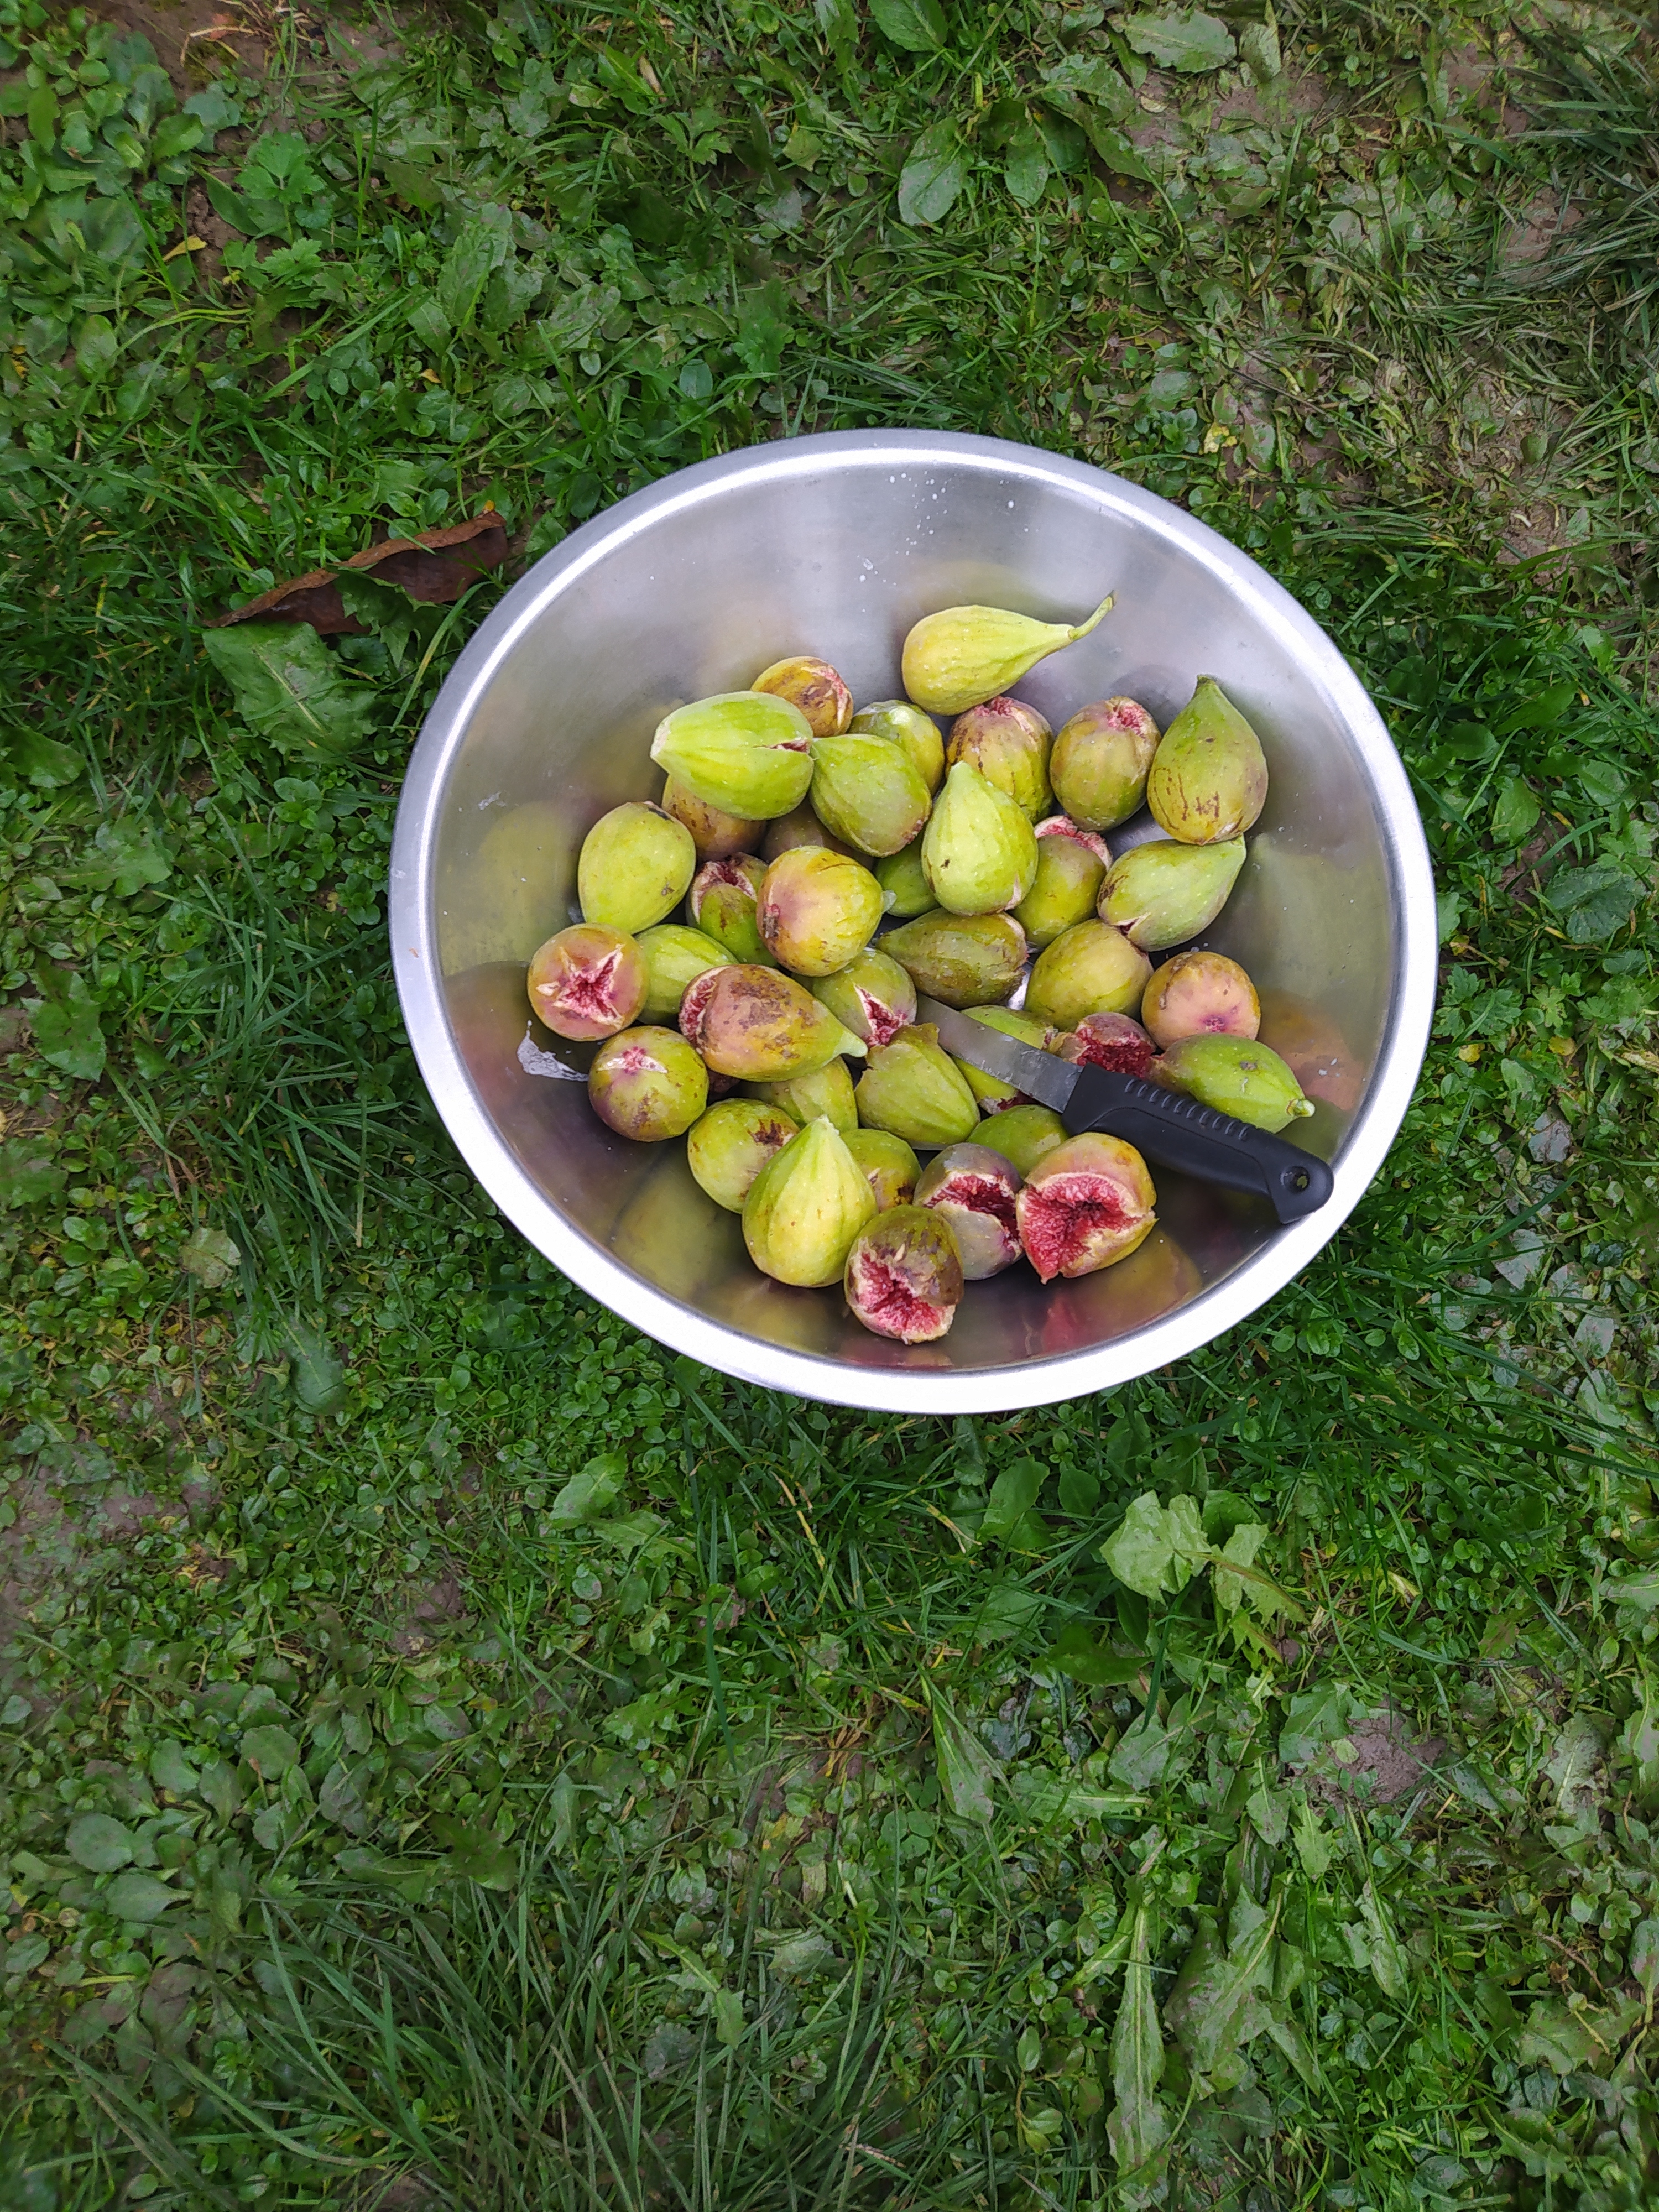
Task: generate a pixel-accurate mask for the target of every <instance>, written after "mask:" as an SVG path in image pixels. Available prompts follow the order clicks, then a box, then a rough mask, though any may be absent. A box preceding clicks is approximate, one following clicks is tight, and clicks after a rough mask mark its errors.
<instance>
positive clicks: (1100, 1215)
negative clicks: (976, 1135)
mask: <svg viewBox="0 0 1659 2212" xmlns="http://www.w3.org/2000/svg"><path fill="white" fill-rule="evenodd" d="M1014 1203H1015V1209H1016V1212H1017V1214H1018V1220H1019V1233H1020V1242H1021V1243H1023V1244H1024V1248H1025V1256H1026V1258H1027V1259H1028V1260H1029V1261H1030V1263H1031V1265H1032V1266H1033V1267H1035V1268H1036V1271H1037V1273H1038V1274H1039V1276H1041V1278H1042V1280H1043V1281H1044V1282H1045V1283H1051V1282H1053V1280H1054V1277H1055V1276H1056V1275H1065V1276H1067V1277H1076V1276H1079V1275H1092V1274H1093V1273H1095V1272H1096V1271H1097V1269H1098V1268H1101V1267H1110V1266H1111V1265H1112V1263H1113V1261H1116V1260H1123V1259H1127V1257H1128V1255H1129V1254H1130V1253H1131V1252H1133V1250H1134V1249H1135V1247H1136V1245H1137V1244H1139V1243H1142V1242H1144V1240H1145V1239H1146V1237H1149V1236H1151V1234H1152V1225H1153V1224H1154V1222H1155V1221H1156V1220H1157V1218H1158V1216H1157V1214H1156V1213H1155V1212H1154V1211H1153V1208H1154V1206H1156V1204H1157V1193H1156V1192H1155V1191H1154V1190H1153V1188H1152V1177H1151V1176H1149V1175H1148V1174H1147V1172H1146V1161H1145V1160H1143V1159H1142V1158H1141V1157H1140V1154H1139V1152H1136V1150H1135V1148H1134V1146H1133V1145H1126V1144H1125V1143H1124V1142H1123V1141H1122V1139H1121V1138H1118V1137H1108V1136H1103V1135H1102V1134H1100V1133H1098V1132H1095V1131H1091V1132H1090V1133H1088V1134H1087V1135H1085V1136H1081V1137H1068V1138H1067V1139H1066V1142H1065V1143H1064V1144H1063V1145H1056V1146H1055V1147H1054V1151H1053V1152H1049V1153H1048V1154H1047V1155H1046V1156H1045V1157H1044V1158H1042V1159H1041V1160H1039V1161H1038V1162H1037V1164H1036V1166H1035V1167H1034V1168H1033V1169H1032V1170H1031V1171H1030V1175H1029V1176H1027V1177H1026V1179H1025V1183H1024V1188H1023V1189H1022V1190H1021V1191H1020V1194H1019V1195H1018V1198H1017V1199H1016V1200H1015V1201H1014Z"/></svg>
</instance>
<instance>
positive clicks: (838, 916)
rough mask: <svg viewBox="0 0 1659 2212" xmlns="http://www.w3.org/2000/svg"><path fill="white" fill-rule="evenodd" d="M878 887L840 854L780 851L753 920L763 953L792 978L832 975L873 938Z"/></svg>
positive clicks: (818, 850) (800, 847) (855, 863)
mask: <svg viewBox="0 0 1659 2212" xmlns="http://www.w3.org/2000/svg"><path fill="white" fill-rule="evenodd" d="M882 911H883V902H882V896H881V885H880V884H878V882H877V881H876V879H875V878H874V877H873V876H872V874H871V872H870V871H869V870H868V868H866V867H861V866H860V864H859V863H858V861H856V860H848V859H847V858H846V857H845V856H844V855H843V854H840V853H829V852H825V851H824V850H823V848H821V847H818V846H813V845H798V846H795V847H794V848H792V849H791V850H790V851H789V852H787V853H780V854H779V855H778V857H777V859H776V860H774V861H773V863H772V865H771V866H770V867H769V868H768V870H767V871H766V880H765V882H764V883H763V884H762V885H761V894H760V905H759V908H758V909H757V919H758V920H759V922H760V933H761V936H762V938H763V940H764V942H765V945H766V949H767V951H769V953H770V954H771V955H772V957H773V958H774V959H775V961H777V962H778V963H780V965H781V966H782V967H785V968H787V969H789V970H790V972H791V973H792V974H793V975H834V974H835V972H836V969H838V968H844V967H845V966H846V965H847V963H848V961H849V960H851V959H852V958H853V957H854V954H855V953H859V952H861V951H863V950H864V948H865V946H866V945H867V944H868V943H869V942H870V939H872V937H873V936H874V935H875V933H876V924H877V923H878V921H880V920H881V917H882Z"/></svg>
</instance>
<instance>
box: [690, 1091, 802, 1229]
mask: <svg viewBox="0 0 1659 2212" xmlns="http://www.w3.org/2000/svg"><path fill="white" fill-rule="evenodd" d="M798 1133H799V1125H798V1124H797V1123H796V1122H794V1121H792V1120H791V1119H790V1117H789V1115H787V1114H786V1113H785V1112H784V1111H783V1109H782V1108H781V1107H779V1106H769V1105H768V1104H767V1103H765V1102H764V1101H763V1100H762V1099H759V1098H722V1099H721V1100H720V1103H719V1104H718V1105H717V1106H711V1107H710V1108H709V1109H708V1112H707V1113H706V1114H704V1115H702V1119H701V1120H700V1121H696V1123H694V1124H693V1126H692V1128H691V1130H690V1134H689V1135H688V1136H687V1138H686V1139H685V1159H686V1164H687V1166H688V1167H689V1168H690V1170H691V1172H692V1174H693V1176H695V1177H696V1182H697V1187H698V1188H699V1189H700V1190H704V1191H707V1192H708V1195H709V1197H710V1198H712V1199H713V1200H714V1203H715V1205H716V1206H724V1207H725V1208H726V1212H728V1213H741V1212H743V1202H744V1199H745V1198H747V1197H748V1195H749V1188H750V1184H751V1183H752V1182H754V1180H755V1177H756V1176H757V1175H758V1174H759V1173H760V1171H761V1170H762V1169H763V1167H764V1166H765V1165H766V1163H767V1162H768V1160H769V1159H770V1158H772V1156H773V1154H774V1153H775V1152H781V1151H782V1150H783V1148H784V1146H786V1145H787V1143H788V1142H789V1141H790V1139H792V1138H793V1137H794V1136H795V1135H797V1134H798Z"/></svg>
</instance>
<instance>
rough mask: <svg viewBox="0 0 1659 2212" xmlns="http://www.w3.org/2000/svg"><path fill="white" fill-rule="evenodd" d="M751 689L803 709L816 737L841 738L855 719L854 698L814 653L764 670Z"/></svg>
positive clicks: (778, 663) (775, 662)
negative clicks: (771, 695)
mask: <svg viewBox="0 0 1659 2212" xmlns="http://www.w3.org/2000/svg"><path fill="white" fill-rule="evenodd" d="M750 689H751V690H756V691H770V692H771V693H773V694H774V695H775V696H776V697H777V698H780V699H787V700H788V701H789V702H790V703H791V705H792V706H796V707H799V708H800V711H801V712H802V714H805V717H806V719H807V720H808V721H809V722H810V723H811V726H812V735H813V736H814V737H815V738H838V737H839V736H840V735H841V733H842V731H843V730H844V729H845V728H846V727H847V725H848V723H849V722H850V721H851V720H852V719H853V695H852V693H851V692H850V691H849V690H848V688H847V686H846V685H845V684H843V683H842V680H841V678H840V677H839V676H838V675H837V674H836V671H835V670H834V669H833V668H831V666H830V665H829V662H828V661H827V660H818V659H815V658H814V657H813V655H812V654H811V653H797V654H796V655H795V656H794V657H793V659H789V660H775V661H774V662H773V663H772V665H771V666H770V667H769V668H763V669H762V671H761V672H760V674H759V675H758V676H757V678H755V681H754V683H753V684H752V685H751V686H750Z"/></svg>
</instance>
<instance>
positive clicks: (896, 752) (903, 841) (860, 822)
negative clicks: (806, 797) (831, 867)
mask: <svg viewBox="0 0 1659 2212" xmlns="http://www.w3.org/2000/svg"><path fill="white" fill-rule="evenodd" d="M931 803H932V802H931V799H930V797H929V793H928V790H927V785H926V784H925V783H924V782H923V781H922V780H921V774H920V772H919V771H918V770H917V769H915V767H914V766H913V765H912V763H911V761H910V757H909V755H908V753H905V752H902V751H901V750H900V749H899V748H898V746H897V745H896V744H893V743H892V742H891V741H890V739H889V738H878V737H873V736H871V735H870V734H868V733H867V732H860V731H856V730H849V731H848V732H847V734H846V736H845V737H841V738H819V739H818V740H817V744H814V746H813V747H812V810H813V811H814V813H816V814H817V817H818V819H819V821H820V822H822V823H823V825H824V827H825V829H829V831H831V832H832V834H833V835H834V836H837V837H841V838H843V839H844V840H845V841H846V842H847V843H848V844H849V845H852V846H854V847H856V848H857V849H858V851H860V853H867V854H871V855H872V858H876V859H880V858H884V856H885V855H886V854H890V853H898V852H902V850H903V849H904V848H905V846H907V845H908V843H909V842H911V840H912V839H913V838H914V837H915V836H919V835H920V834H921V825H922V823H924V822H925V821H926V820H927V810H928V807H929V805H931Z"/></svg>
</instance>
